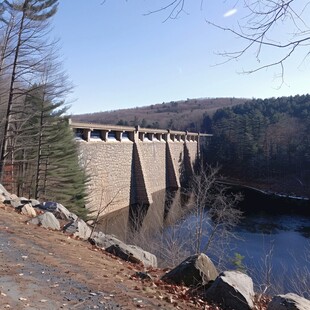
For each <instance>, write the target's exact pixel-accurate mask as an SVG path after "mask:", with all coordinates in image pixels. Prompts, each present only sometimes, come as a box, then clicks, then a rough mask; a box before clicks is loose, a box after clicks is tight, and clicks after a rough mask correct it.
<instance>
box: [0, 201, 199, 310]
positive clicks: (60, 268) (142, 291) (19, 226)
mask: <svg viewBox="0 0 310 310" xmlns="http://www.w3.org/2000/svg"><path fill="white" fill-rule="evenodd" d="M26 220H27V217H25V216H22V215H20V214H18V213H16V212H15V211H13V209H12V208H11V207H8V206H4V205H1V204H0V293H1V296H0V309H40V310H45V309H136V308H144V309H197V308H196V307H195V306H194V305H192V304H191V303H189V302H188V303H187V302H186V301H182V302H178V303H176V302H174V303H172V302H171V299H172V297H171V296H170V295H169V294H168V293H167V292H165V291H164V290H162V289H161V288H159V287H156V285H154V284H152V283H145V282H143V281H141V280H137V279H135V278H133V277H132V276H133V274H135V272H137V271H143V268H142V267H140V266H137V265H133V264H130V263H127V262H123V261H121V260H119V259H117V258H115V257H113V256H111V255H109V254H105V253H104V252H102V251H100V250H97V249H95V248H93V247H92V246H91V245H90V244H88V243H87V242H83V241H80V240H75V239H72V238H70V237H68V236H67V235H64V234H63V233H61V232H53V231H49V230H46V229H43V228H41V227H37V226H34V225H28V224H26V223H25V222H26ZM155 277H156V274H155ZM158 277H159V275H158Z"/></svg>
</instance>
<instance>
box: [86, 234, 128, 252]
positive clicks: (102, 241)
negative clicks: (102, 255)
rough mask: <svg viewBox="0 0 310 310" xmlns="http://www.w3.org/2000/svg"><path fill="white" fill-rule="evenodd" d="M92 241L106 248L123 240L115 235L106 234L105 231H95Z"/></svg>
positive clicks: (99, 246)
mask: <svg viewBox="0 0 310 310" xmlns="http://www.w3.org/2000/svg"><path fill="white" fill-rule="evenodd" d="M90 242H91V243H92V244H94V245H96V246H97V247H98V248H102V249H104V250H105V249H106V248H108V247H110V246H111V245H114V244H122V243H123V242H122V241H121V240H119V239H117V238H116V237H115V236H113V235H106V234H104V233H103V232H101V231H99V232H94V233H93V235H92V238H91V240H90Z"/></svg>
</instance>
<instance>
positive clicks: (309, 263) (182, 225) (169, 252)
mask: <svg viewBox="0 0 310 310" xmlns="http://www.w3.org/2000/svg"><path fill="white" fill-rule="evenodd" d="M182 197H183V196H182V195H181V194H180V193H179V192H174V194H173V198H174V199H172V198H171V195H169V199H167V193H163V192H161V193H157V194H156V195H154V197H153V198H154V201H155V202H154V204H152V205H151V206H149V207H143V208H142V210H144V211H141V209H139V210H140V211H139V212H137V208H138V207H137V206H131V207H130V208H128V209H124V210H122V211H121V212H117V213H113V214H110V215H109V216H107V217H106V218H105V219H104V221H103V222H102V224H101V230H103V231H105V232H107V233H113V234H115V235H116V236H118V237H119V238H120V239H122V240H124V241H126V242H127V243H136V244H137V245H140V246H141V247H142V248H144V249H146V250H148V251H150V252H153V253H155V254H156V255H158V256H159V257H160V261H161V263H162V266H165V265H168V266H169V267H172V266H173V265H175V264H177V263H178V262H180V260H182V259H183V258H185V257H186V256H187V255H189V254H190V253H191V251H192V248H193V246H194V239H195V229H196V228H195V227H196V226H197V220H199V219H198V218H197V216H196V215H195V214H193V213H191V212H189V211H188V210H186V209H184V207H183V205H184V197H183V198H182ZM254 199H255V203H254V202H253V197H245V199H244V200H243V202H242V206H241V207H242V210H243V211H246V212H244V214H243V217H242V219H241V220H240V222H239V224H238V225H237V226H235V227H234V229H233V230H232V231H230V232H229V234H226V235H225V238H224V237H223V235H221V234H219V235H216V236H215V237H214V239H213V247H210V248H209V249H208V250H207V254H208V255H209V256H210V257H211V258H212V260H213V261H214V262H215V263H216V264H219V266H220V269H227V268H229V269H230V268H232V269H241V270H243V271H245V272H246V273H248V274H249V275H250V276H251V277H252V278H253V281H254V283H255V286H256V289H257V290H258V291H264V290H267V292H269V293H287V292H294V293H298V294H300V295H303V296H306V297H309V296H310V291H309V290H310V289H309V288H310V216H309V214H307V213H305V212H304V209H303V210H301V209H300V208H299V207H294V205H290V206H289V207H288V205H287V203H285V206H284V205H283V207H281V202H278V201H277V202H274V201H273V200H272V201H271V202H269V203H264V202H263V201H261V200H260V199H257V197H255V198H254ZM273 204H274V207H273ZM300 211H302V212H300ZM130 214H131V217H132V216H134V217H136V216H137V214H139V215H141V214H142V215H143V216H142V218H143V220H141V221H140V220H139V221H136V222H135V223H134V225H132V223H131V221H130V220H129V218H130ZM130 227H135V228H138V229H139V230H140V232H141V233H140V234H133V233H132V229H130ZM203 227H204V231H203V234H202V238H201V248H204V246H205V244H206V243H207V242H208V240H209V237H210V233H211V232H212V227H213V226H212V220H210V218H208V212H207V210H206V212H205V213H204V219H203Z"/></svg>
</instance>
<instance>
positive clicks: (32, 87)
mask: <svg viewBox="0 0 310 310" xmlns="http://www.w3.org/2000/svg"><path fill="white" fill-rule="evenodd" d="M57 8H58V0H43V1H35V0H23V1H17V0H12V1H8V0H5V1H2V2H1V3H0V112H1V117H0V122H1V123H0V124H1V130H0V152H1V153H0V154H1V157H0V177H1V183H3V184H4V185H5V186H6V187H7V188H8V189H9V190H11V191H12V192H15V193H17V195H19V196H26V197H30V198H36V199H41V200H54V201H55V200H56V201H59V202H61V203H63V204H64V205H66V206H67V207H68V208H71V209H74V211H76V212H77V213H81V212H82V211H83V206H84V197H85V188H84V186H85V185H84V184H85V175H84V173H83V172H82V171H81V170H80V168H79V164H78V156H77V150H76V145H75V142H74V139H73V135H72V133H71V131H70V128H69V123H68V119H67V118H66V116H65V113H66V111H67V109H68V106H67V104H66V102H65V98H66V95H67V94H68V92H70V90H71V85H70V83H69V81H68V78H67V76H66V74H65V73H64V71H63V70H62V64H61V60H60V58H59V56H58V54H57V42H56V41H55V40H53V39H51V38H50V20H51V18H52V17H53V16H54V15H55V14H56V12H57Z"/></svg>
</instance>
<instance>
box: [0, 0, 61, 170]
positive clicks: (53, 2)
mask: <svg viewBox="0 0 310 310" xmlns="http://www.w3.org/2000/svg"><path fill="white" fill-rule="evenodd" d="M56 9H57V0H50V1H39V2H38V1H34V0H24V1H3V2H2V3H1V20H0V22H1V28H2V31H3V33H4V35H3V41H2V42H3V45H2V50H1V75H3V74H4V73H5V74H6V76H7V79H8V80H9V85H8V91H7V102H6V104H5V106H6V111H5V116H4V119H5V120H4V122H5V124H4V132H3V139H2V143H1V154H0V155H1V156H0V173H1V175H2V174H3V165H4V160H6V159H7V158H8V156H10V157H11V158H13V156H12V147H11V145H10V141H12V139H14V132H13V130H12V128H11V124H12V121H13V120H14V119H13V117H14V114H15V113H18V111H19V109H18V107H17V108H16V107H15V109H14V106H16V103H17V102H18V100H20V99H21V98H22V97H23V96H24V95H25V91H24V90H25V89H29V86H31V84H32V83H34V82H36V73H37V72H38V71H40V70H41V67H40V65H41V64H42V60H44V59H45V57H46V49H47V48H49V47H50V44H51V42H48V40H47V39H46V38H47V34H48V29H49V28H48V19H49V18H50V17H51V16H53V15H54V14H55V12H56Z"/></svg>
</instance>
